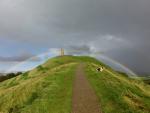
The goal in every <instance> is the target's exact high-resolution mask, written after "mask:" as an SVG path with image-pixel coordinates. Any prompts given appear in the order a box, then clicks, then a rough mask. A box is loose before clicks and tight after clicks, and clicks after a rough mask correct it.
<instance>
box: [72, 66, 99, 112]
mask: <svg viewBox="0 0 150 113" xmlns="http://www.w3.org/2000/svg"><path fill="white" fill-rule="evenodd" d="M72 104H73V105H72V107H73V108H72V113H101V112H100V105H99V102H98V99H97V97H96V95H95V93H94V91H93V89H92V87H91V86H90V84H89V82H88V80H87V78H86V76H85V73H84V64H80V65H79V66H78V68H77V71H76V76H75V81H74V86H73V103H72Z"/></svg>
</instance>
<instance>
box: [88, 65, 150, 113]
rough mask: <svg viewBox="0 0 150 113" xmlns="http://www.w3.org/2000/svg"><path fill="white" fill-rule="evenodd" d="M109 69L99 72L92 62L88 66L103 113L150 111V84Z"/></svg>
mask: <svg viewBox="0 0 150 113" xmlns="http://www.w3.org/2000/svg"><path fill="white" fill-rule="evenodd" d="M108 70H109V69H108ZM109 71H110V72H111V73H109V72H108V71H106V70H105V71H103V72H101V73H100V72H97V71H95V67H94V66H92V65H91V64H89V65H88V66H87V68H86V74H87V78H88V80H89V82H90V83H91V85H92V87H93V89H94V90H95V92H96V94H97V96H98V98H99V101H100V103H101V108H102V111H103V113H150V86H148V85H146V84H144V83H143V82H142V81H140V80H133V79H129V78H127V77H125V76H124V75H120V74H119V73H116V72H115V71H113V70H109Z"/></svg>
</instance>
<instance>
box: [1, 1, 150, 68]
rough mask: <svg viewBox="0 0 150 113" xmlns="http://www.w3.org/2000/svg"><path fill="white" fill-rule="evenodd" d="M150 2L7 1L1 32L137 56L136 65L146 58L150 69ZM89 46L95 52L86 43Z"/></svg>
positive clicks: (24, 39)
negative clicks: (149, 63)
mask: <svg viewBox="0 0 150 113" xmlns="http://www.w3.org/2000/svg"><path fill="white" fill-rule="evenodd" d="M149 5H150V1H149V0H42V1H41V0H13V1H12V0H1V1H0V16H1V18H0V36H1V37H7V38H8V39H10V40H17V41H19V42H22V43H23V42H24V43H30V44H32V45H33V46H34V45H40V46H49V47H50V48H53V47H66V46H70V45H77V46H78V45H87V46H91V47H93V48H96V49H97V51H104V52H106V53H109V54H108V55H109V56H110V57H115V58H116V59H117V60H119V59H121V62H125V63H126V64H128V65H130V66H131V63H129V62H130V61H132V59H133V58H134V59H137V60H136V62H133V64H132V65H135V64H137V62H139V63H141V62H144V63H145V66H146V67H147V68H146V69H148V63H146V61H147V60H148V62H149V58H147V57H149V56H150V52H149V49H150V38H149V36H150V7H149ZM108 36H110V37H108ZM72 48H74V47H72ZM75 49H78V48H75ZM123 50H124V51H123ZM84 51H87V52H88V53H90V50H89V48H88V47H86V46H85V47H84V49H83V50H82V52H83V53H84ZM131 51H132V52H131ZM70 53H71V52H70ZM77 53H78V54H81V52H80V53H79V52H77ZM139 53H142V54H144V55H143V56H142V59H141V56H140V55H139ZM120 54H123V55H120ZM135 54H138V55H135ZM126 55H131V56H132V57H126ZM1 59H2V58H1ZM3 59H4V58H3ZM13 59H14V58H13ZM138 59H140V60H141V61H139V60H138ZM143 65H144V64H143ZM138 66H139V67H141V68H143V66H140V65H138ZM131 67H132V66H131ZM141 68H140V70H142V69H141ZM138 69H139V68H138ZM143 70H145V68H143Z"/></svg>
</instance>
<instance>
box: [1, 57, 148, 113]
mask: <svg viewBox="0 0 150 113" xmlns="http://www.w3.org/2000/svg"><path fill="white" fill-rule="evenodd" d="M81 62H82V63H84V64H85V70H84V71H85V73H86V76H87V79H88V80H89V82H90V84H91V86H92V88H93V89H94V91H95V93H96V95H97V97H98V99H99V104H100V106H101V108H102V111H103V113H149V112H150V107H149V106H150V86H149V85H146V84H144V83H143V82H142V81H141V80H133V79H129V78H127V77H125V76H123V75H121V74H119V73H117V72H115V71H114V70H112V69H111V68H110V67H108V66H106V65H104V64H103V63H101V62H99V61H97V60H96V59H94V58H91V57H84V56H80V57H75V56H63V57H55V58H52V59H50V60H48V61H46V63H44V64H43V65H40V66H38V67H37V68H35V69H33V70H31V71H29V72H26V73H24V74H22V75H20V76H17V77H15V78H12V79H10V80H7V81H4V82H1V83H0V113H70V112H71V109H72V89H73V82H74V76H75V70H76V68H77V66H78V65H79V64H80V63H81ZM98 66H104V67H105V69H104V71H103V72H101V73H100V72H97V71H96V68H97V67H98ZM81 86H82V85H81Z"/></svg>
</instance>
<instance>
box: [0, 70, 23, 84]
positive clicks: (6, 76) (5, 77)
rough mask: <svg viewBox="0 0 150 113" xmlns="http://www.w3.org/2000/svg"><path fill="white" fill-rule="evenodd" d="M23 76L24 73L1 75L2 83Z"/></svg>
mask: <svg viewBox="0 0 150 113" xmlns="http://www.w3.org/2000/svg"><path fill="white" fill-rule="evenodd" d="M21 74H22V72H17V73H8V74H6V75H0V82H2V81H4V80H7V79H10V78H13V77H16V76H18V75H21Z"/></svg>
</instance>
